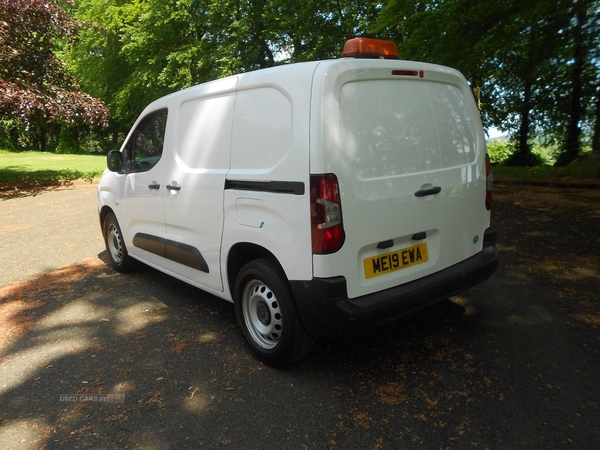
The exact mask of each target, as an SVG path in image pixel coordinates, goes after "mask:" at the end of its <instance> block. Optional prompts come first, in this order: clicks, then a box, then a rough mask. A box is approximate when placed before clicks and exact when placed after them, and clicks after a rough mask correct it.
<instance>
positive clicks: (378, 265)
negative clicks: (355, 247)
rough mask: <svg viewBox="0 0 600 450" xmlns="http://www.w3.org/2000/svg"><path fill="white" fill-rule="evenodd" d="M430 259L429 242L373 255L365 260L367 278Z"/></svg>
mask: <svg viewBox="0 0 600 450" xmlns="http://www.w3.org/2000/svg"><path fill="white" fill-rule="evenodd" d="M428 260H429V256H428V254H427V244H419V245H414V246H412V247H408V248H403V249H402V250H397V251H395V252H390V253H385V254H384V255H377V256H371V257H369V258H365V259H364V260H363V264H364V268H365V278H373V277H378V276H379V275H385V274H386V273H390V272H395V271H396V270H401V269H406V268H407V267H411V266H416V265H417V264H422V263H424V262H427V261H428Z"/></svg>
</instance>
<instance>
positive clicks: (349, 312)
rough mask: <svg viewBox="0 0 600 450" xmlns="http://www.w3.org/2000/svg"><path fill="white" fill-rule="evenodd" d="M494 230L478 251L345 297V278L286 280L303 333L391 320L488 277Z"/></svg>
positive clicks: (493, 263) (335, 332)
mask: <svg viewBox="0 0 600 450" xmlns="http://www.w3.org/2000/svg"><path fill="white" fill-rule="evenodd" d="M498 260H499V252H498V248H497V247H496V230H494V229H493V228H488V229H487V230H486V232H485V235H484V242H483V250H482V251H481V252H480V253H478V254H477V255H475V256H473V257H471V258H469V259H466V260H465V261H462V262H460V263H458V264H455V265H454V266H451V267H448V268H447V269H444V270H442V271H440V272H437V273H434V274H432V275H429V276H427V277H425V278H421V279H419V280H415V281H412V282H410V283H406V284H402V285H400V286H396V287H393V288H390V289H386V290H384V291H380V292H376V293H374V294H370V295H365V296H363V297H358V298H353V299H349V298H348V295H347V290H346V279H345V278H344V277H335V278H313V279H312V280H311V281H291V282H290V283H291V286H292V290H293V292H294V296H295V298H296V305H297V307H298V313H299V314H300V320H301V321H302V323H303V325H304V326H305V327H306V329H307V330H308V331H310V332H311V333H314V334H317V335H323V336H340V335H345V334H353V333H356V332H360V331H363V330H365V329H367V328H369V327H371V326H376V325H382V324H384V323H387V322H391V321H394V320H396V319H399V318H401V317H403V316H406V315H409V314H411V313H413V312H415V311H418V310H420V309H423V308H425V307H427V306H429V305H432V304H434V303H436V302H439V301H441V300H445V299H447V298H448V297H452V296H453V295H456V294H458V293H459V292H462V291H464V290H466V289H469V288H471V287H473V286H475V285H477V284H479V283H481V282H483V281H485V280H487V279H488V278H489V277H490V276H491V275H492V274H493V273H494V271H495V270H496V269H497V267H498Z"/></svg>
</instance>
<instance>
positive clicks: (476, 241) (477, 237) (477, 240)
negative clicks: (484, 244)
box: [473, 235, 479, 244]
mask: <svg viewBox="0 0 600 450" xmlns="http://www.w3.org/2000/svg"><path fill="white" fill-rule="evenodd" d="M478 242H479V236H477V235H476V236H475V237H474V238H473V244H477V243H478Z"/></svg>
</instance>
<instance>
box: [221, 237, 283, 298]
mask: <svg viewBox="0 0 600 450" xmlns="http://www.w3.org/2000/svg"><path fill="white" fill-rule="evenodd" d="M261 258H269V259H270V260H271V261H272V262H273V263H274V264H276V265H277V266H278V268H279V269H280V270H281V272H282V273H284V274H285V271H284V270H283V267H282V266H281V263H280V262H279V261H278V260H277V258H276V257H275V255H274V254H273V253H272V252H270V251H269V250H267V249H266V248H264V247H262V246H260V245H258V244H253V243H250V242H238V243H237V244H235V245H234V246H233V247H231V249H230V250H229V254H228V256H227V283H228V285H229V290H230V292H231V297H232V299H233V296H234V287H235V280H236V278H237V275H238V273H239V272H240V270H241V269H242V267H244V266H245V265H246V264H247V263H249V262H250V261H254V260H256V259H261ZM233 300H234V301H235V299H233Z"/></svg>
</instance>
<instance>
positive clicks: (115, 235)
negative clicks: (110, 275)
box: [102, 212, 134, 273]
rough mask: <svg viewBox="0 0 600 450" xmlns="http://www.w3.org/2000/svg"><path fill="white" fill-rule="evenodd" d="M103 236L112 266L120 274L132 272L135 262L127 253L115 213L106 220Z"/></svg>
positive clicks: (107, 216)
mask: <svg viewBox="0 0 600 450" xmlns="http://www.w3.org/2000/svg"><path fill="white" fill-rule="evenodd" d="M102 234H103V235H104V244H105V245H106V251H107V252H108V258H109V259H110V265H111V266H112V267H113V268H114V269H115V270H117V271H118V272H123V273H124V272H131V271H132V270H133V268H134V261H133V259H132V258H131V257H130V256H129V253H127V247H125V241H124V240H123V234H122V233H121V227H119V222H117V218H116V217H115V215H114V213H112V212H111V213H108V214H107V215H106V217H105V218H104V222H103V223H102Z"/></svg>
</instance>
